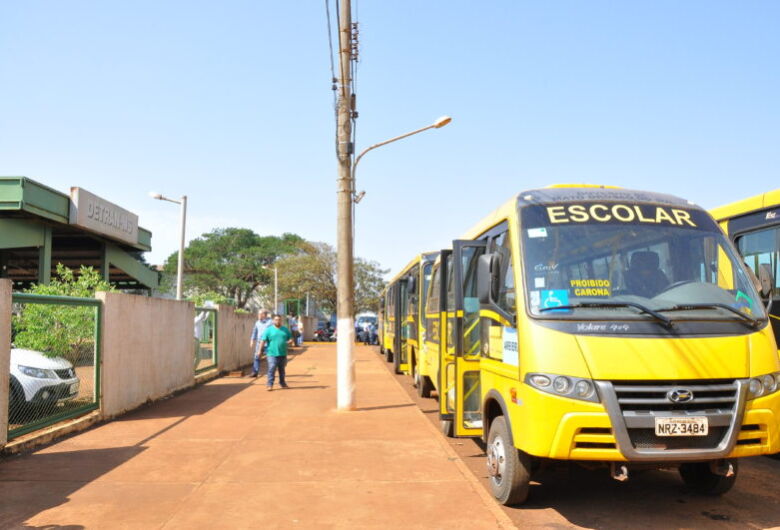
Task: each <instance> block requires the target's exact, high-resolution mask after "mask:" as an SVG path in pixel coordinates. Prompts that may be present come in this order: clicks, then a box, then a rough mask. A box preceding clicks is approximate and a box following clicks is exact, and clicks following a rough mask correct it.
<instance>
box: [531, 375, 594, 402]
mask: <svg viewBox="0 0 780 530" xmlns="http://www.w3.org/2000/svg"><path fill="white" fill-rule="evenodd" d="M525 384H527V385H529V386H532V387H533V388H535V389H537V390H541V391H542V392H547V393H549V394H554V395H556V396H561V397H567V398H571V399H580V400H582V401H591V402H593V403H599V402H600V401H601V400H600V399H599V396H598V394H597V393H596V387H595V385H594V384H593V381H591V380H590V379H582V378H579V377H571V376H568V375H557V374H540V373H528V374H525Z"/></svg>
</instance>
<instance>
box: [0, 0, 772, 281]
mask: <svg viewBox="0 0 780 530" xmlns="http://www.w3.org/2000/svg"><path fill="white" fill-rule="evenodd" d="M353 2H354V0H353ZM356 6H357V10H358V16H357V19H358V21H359V22H360V30H361V48H360V63H359V67H358V81H357V98H358V99H357V102H358V110H359V112H360V118H359V120H358V136H357V146H358V149H360V148H362V147H365V146H367V145H370V144H372V143H375V142H378V141H381V140H384V139H386V138H389V137H391V136H395V135H397V134H400V133H403V132H406V131H408V130H412V129H415V128H418V127H420V126H423V125H426V124H428V123H430V122H432V121H433V120H434V119H435V118H437V117H438V116H440V115H443V114H449V115H451V116H452V117H453V122H452V124H450V125H449V126H447V127H445V128H443V129H440V130H434V131H428V132H425V133H423V134H420V135H418V136H415V137H412V138H409V139H407V140H404V141H402V142H398V143H396V144H392V145H389V146H386V147H383V148H381V149H378V150H376V151H374V152H372V153H370V154H368V155H366V157H365V158H364V159H363V161H361V164H360V168H359V171H358V189H365V190H366V191H367V194H366V196H365V198H364V199H363V201H362V202H361V203H360V204H359V205H358V206H357V225H356V253H357V254H358V255H360V256H363V257H366V258H369V259H374V260H377V261H379V262H380V263H382V265H383V266H385V267H387V268H391V269H393V270H397V269H398V268H399V267H401V266H402V265H403V264H405V263H406V262H407V261H408V259H409V258H411V256H412V255H413V254H414V253H416V252H418V251H424V250H432V249H438V248H441V247H444V246H447V245H448V242H449V241H451V240H452V239H453V238H456V237H457V236H458V235H459V234H461V233H463V232H464V231H465V230H467V229H468V228H469V227H470V226H471V225H473V224H474V223H475V222H476V221H478V220H479V219H480V218H481V217H483V216H484V215H485V214H486V213H487V212H489V211H490V210H492V209H493V208H495V207H496V206H498V205H499V204H500V203H502V202H504V201H505V200H506V199H508V198H509V197H510V196H512V195H513V194H515V193H517V192H518V191H521V190H524V189H530V188H534V187H539V186H544V185H547V184H551V183H556V182H589V183H603V184H613V185H620V186H626V187H633V188H640V189H648V190H653V191H661V192H667V193H674V194H677V195H681V196H684V197H686V198H688V199H691V200H694V201H696V202H698V203H699V204H701V205H702V206H704V207H713V206H717V205H720V204H724V203H727V202H730V201H732V200H735V199H738V198H742V197H746V196H749V195H753V194H756V193H760V192H762V191H766V190H769V189H773V188H775V187H777V185H776V184H775V180H774V179H775V177H776V174H777V168H778V167H780V150H779V149H778V145H780V132H778V131H779V130H780V129H779V128H778V126H779V125H780V98H778V97H777V95H778V94H779V93H780V73H779V71H780V70H779V69H778V57H780V32H778V31H777V21H778V20H780V3H777V2H773V1H768V0H767V1H752V2H733V1H732V2H725V1H724V2H721V1H714V0H706V1H692V0H691V1H686V2H679V1H652V2H651V1H632V2H614V1H613V2H606V1H573V0H572V1H558V2H550V1H535V2H529V1H525V2H521V1H508V0H507V1H492V2H479V3H475V2H465V1H458V0H454V1H453V0H450V1H438V0H430V1H426V2H420V1H411V0H395V1H393V2H379V1H374V2H370V1H366V0H362V1H358V2H356ZM325 22H326V21H325V8H324V0H321V1H308V0H296V1H287V2H259V1H254V2H250V1H246V2H241V1H224V2H219V3H217V2H206V1H187V2H184V1H173V0H171V1H166V2H158V1H155V2H152V1H135V2H116V1H114V2H108V1H107V2H88V1H75V0H73V1H68V2H52V1H49V2H42V1H35V0H28V1H25V2H5V3H3V4H1V5H0V175H25V176H28V177H31V178H34V179H36V180H39V181H41V182H44V183H46V184H48V185H50V186H52V187H54V188H57V189H60V190H62V191H67V190H68V188H69V187H70V186H81V187H83V188H85V189H87V190H90V191H92V192H94V193H96V194H98V195H100V196H102V197H104V198H106V199H109V200H111V201H113V202H116V203H118V204H119V205H121V206H123V207H125V208H127V209H130V210H132V211H134V212H136V213H138V214H139V216H140V222H141V225H142V226H144V227H146V228H149V229H150V230H152V232H153V233H154V238H153V245H154V250H153V252H152V253H150V255H149V256H148V259H149V260H150V261H151V262H153V263H158V262H162V261H163V260H164V259H165V257H166V256H167V255H168V254H170V253H171V252H173V251H174V250H175V249H176V247H177V222H178V221H177V211H176V207H175V206H174V205H172V204H169V203H162V202H159V201H153V200H152V199H150V198H148V196H147V193H148V192H149V191H150V190H155V191H159V192H162V193H164V194H168V195H171V196H178V195H181V194H183V193H186V194H187V195H188V196H189V199H190V210H189V218H188V224H189V227H188V236H189V238H192V237H196V236H197V235H199V234H201V233H203V232H205V231H208V230H210V229H212V228H215V227H226V226H242V227H249V228H252V229H254V230H255V231H257V232H258V233H261V234H280V233H282V232H295V233H298V234H300V235H302V236H304V237H306V238H308V239H312V240H317V241H326V242H329V243H334V242H335V230H336V223H335V213H336V212H335V210H336V194H335V190H336V181H335V178H336V171H337V167H336V159H335V153H334V139H333V135H334V119H333V108H332V94H331V91H330V67H329V60H328V46H327V32H326V24H325Z"/></svg>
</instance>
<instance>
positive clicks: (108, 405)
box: [97, 293, 195, 418]
mask: <svg viewBox="0 0 780 530" xmlns="http://www.w3.org/2000/svg"><path fill="white" fill-rule="evenodd" d="M97 298H99V299H101V300H103V342H102V357H103V371H102V375H101V382H102V383H101V386H102V400H103V401H102V410H103V417H105V418H112V417H114V416H117V415H119V414H121V413H123V412H125V411H127V410H130V409H132V408H135V407H137V406H139V405H141V404H143V403H145V402H146V401H148V400H153V399H158V398H161V397H163V396H166V395H168V394H170V393H171V392H175V391H176V390H179V389H182V388H186V387H188V386H192V385H194V384H195V374H194V344H193V342H194V341H193V336H194V328H193V318H194V314H195V307H194V305H193V304H192V303H191V302H182V301H176V300H164V299H161V298H147V297H145V296H136V295H129V294H121V293H98V294H97Z"/></svg>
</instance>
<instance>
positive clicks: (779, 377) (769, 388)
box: [748, 372, 780, 399]
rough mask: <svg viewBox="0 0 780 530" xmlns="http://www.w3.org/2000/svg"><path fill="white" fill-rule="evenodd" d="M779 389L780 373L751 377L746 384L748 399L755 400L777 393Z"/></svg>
mask: <svg viewBox="0 0 780 530" xmlns="http://www.w3.org/2000/svg"><path fill="white" fill-rule="evenodd" d="M778 388H780V372H774V373H771V374H766V375H762V376H759V377H753V378H751V379H750V383H748V399H756V398H759V397H762V396H768V395H769V394H773V393H774V392H777V390H778Z"/></svg>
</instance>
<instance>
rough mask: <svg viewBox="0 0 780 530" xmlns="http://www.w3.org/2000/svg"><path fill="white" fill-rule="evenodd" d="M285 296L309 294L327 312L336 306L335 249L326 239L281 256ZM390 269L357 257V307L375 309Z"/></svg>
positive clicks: (297, 296) (303, 296)
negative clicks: (292, 253)
mask: <svg viewBox="0 0 780 530" xmlns="http://www.w3.org/2000/svg"><path fill="white" fill-rule="evenodd" d="M277 267H278V269H279V290H280V294H281V296H282V298H296V299H304V298H306V295H307V294H308V295H309V296H311V297H312V298H313V299H314V300H316V301H317V303H318V304H319V307H320V309H321V310H322V311H324V312H325V313H332V312H334V311H335V310H336V252H335V251H334V250H333V247H331V246H330V245H328V244H326V243H310V244H309V245H308V247H307V248H306V249H305V250H304V251H303V252H301V253H299V254H296V255H291V256H287V257H284V258H282V259H280V260H279V261H278V262H277ZM386 273H387V271H386V270H383V269H381V268H380V265H379V264H378V263H376V262H374V261H367V260H364V259H362V258H357V259H356V260H355V268H354V280H355V310H356V311H376V310H377V309H378V307H379V293H380V291H381V290H382V288H383V287H384V285H385V282H384V280H383V279H382V276H383V275H384V274H386Z"/></svg>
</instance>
